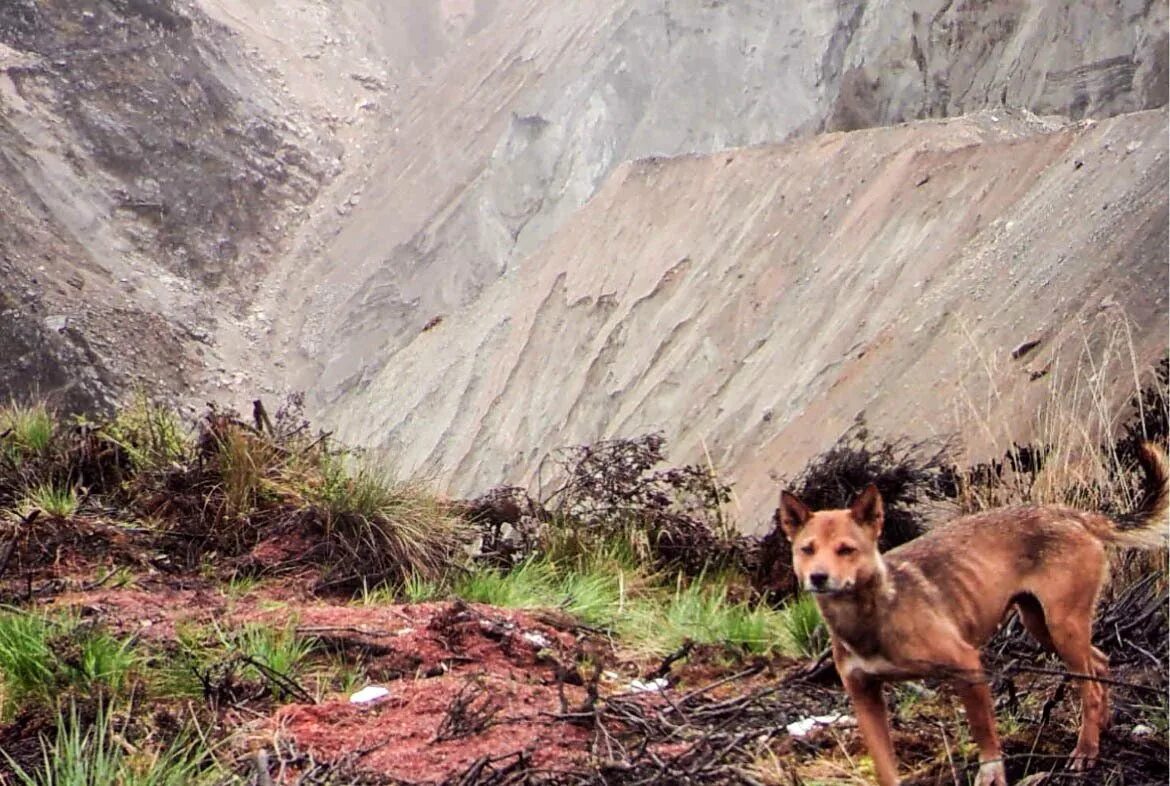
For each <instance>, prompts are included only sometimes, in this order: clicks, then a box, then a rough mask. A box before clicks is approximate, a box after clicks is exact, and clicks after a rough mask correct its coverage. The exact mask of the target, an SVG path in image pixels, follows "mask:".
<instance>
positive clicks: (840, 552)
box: [837, 544, 857, 557]
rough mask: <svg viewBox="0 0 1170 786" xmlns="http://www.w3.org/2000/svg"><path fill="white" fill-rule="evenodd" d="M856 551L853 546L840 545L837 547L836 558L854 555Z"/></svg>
mask: <svg viewBox="0 0 1170 786" xmlns="http://www.w3.org/2000/svg"><path fill="white" fill-rule="evenodd" d="M856 552H857V549H856V548H855V547H854V546H847V545H844V544H842V545H840V546H838V547H837V556H838V557H848V556H849V555H850V554H855V553H856Z"/></svg>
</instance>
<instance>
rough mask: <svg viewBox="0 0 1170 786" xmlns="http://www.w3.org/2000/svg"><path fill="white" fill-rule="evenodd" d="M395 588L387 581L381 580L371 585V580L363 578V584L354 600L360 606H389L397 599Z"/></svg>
mask: <svg viewBox="0 0 1170 786" xmlns="http://www.w3.org/2000/svg"><path fill="white" fill-rule="evenodd" d="M395 597H396V595H395V592H394V588H393V587H391V586H390V585H389V584H387V583H386V582H384V581H383V582H381V583H380V584H376V585H374V586H370V584H369V582H368V581H366V580H365V578H363V579H362V586H361V588H360V589H359V590H358V592H357V595H355V597H354V601H355V602H356V603H357V605H359V606H363V607H365V608H369V607H370V606H389V605H390V604H392V603H393V602H394V600H395Z"/></svg>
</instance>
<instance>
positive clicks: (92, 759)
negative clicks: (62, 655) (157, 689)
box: [4, 707, 223, 786]
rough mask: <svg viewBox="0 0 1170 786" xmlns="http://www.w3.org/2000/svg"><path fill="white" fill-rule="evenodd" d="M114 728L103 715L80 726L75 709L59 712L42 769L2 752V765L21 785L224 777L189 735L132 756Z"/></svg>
mask: <svg viewBox="0 0 1170 786" xmlns="http://www.w3.org/2000/svg"><path fill="white" fill-rule="evenodd" d="M114 725H115V724H114V719H113V714H112V713H110V712H109V711H106V710H99V712H98V715H97V717H96V718H95V719H94V721H93V722H92V723H84V722H83V721H82V719H81V718H80V717H79V715H78V712H77V709H76V707H74V708H73V709H71V710H70V712H69V715H68V716H67V717H66V716H65V715H63V714H62V713H60V712H59V713H58V715H57V724H56V726H57V732H56V735H55V736H54V737H53V738H52V739H51V740H50V739H47V738H45V737H42V738H41V756H42V761H43V766H42V767H39V768H36V769H34V770H33V771H31V772H30V771H29V770H26V769H24V768H22V767H21V766H20V765H18V764H17V763H16V762H15V761H13V760H12V759H11V758H9V757H8V754H6V753H5V754H4V762H5V763H6V764H7V765H8V767H9V768H10V771H11V773H12V774H13V775H14V776H15V778H16V781H15V782H16V783H18V784H21V786H187V784H202V783H210V782H212V781H213V780H217V779H218V778H219V777H221V776H222V774H223V773H222V772H220V769H219V767H218V766H217V765H216V764H215V762H214V760H213V759H212V758H211V755H210V753H209V751H207V750H206V748H205V747H204V746H203V745H202V744H200V743H199V742H198V741H197V738H194V737H192V736H191V735H180V737H179V738H178V739H177V740H176V741H175V742H173V743H171V744H170V745H168V746H166V747H164V748H161V749H157V750H154V751H137V752H131V750H132V749H130V748H129V745H128V744H127V743H125V742H122V741H121V739H120V737H119V735H118V734H117V732H116V731H115V729H114ZM83 727H84V729H83ZM193 740H195V741H193Z"/></svg>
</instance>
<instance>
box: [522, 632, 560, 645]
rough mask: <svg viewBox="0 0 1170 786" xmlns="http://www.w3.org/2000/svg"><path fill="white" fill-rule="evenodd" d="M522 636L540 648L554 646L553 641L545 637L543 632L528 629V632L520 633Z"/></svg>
mask: <svg viewBox="0 0 1170 786" xmlns="http://www.w3.org/2000/svg"><path fill="white" fill-rule="evenodd" d="M520 637H521V638H522V639H524V640H525V641H526V642H528V643H529V644H531V645H532V646H534V647H537V648H539V649H545V648H546V647H551V646H552V642H551V641H549V640H548V639H547V638H545V636H544V634H543V633H538V632H537V631H528V632H527V633H522V634H520Z"/></svg>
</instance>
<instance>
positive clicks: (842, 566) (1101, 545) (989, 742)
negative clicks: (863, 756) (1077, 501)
mask: <svg viewBox="0 0 1170 786" xmlns="http://www.w3.org/2000/svg"><path fill="white" fill-rule="evenodd" d="M1139 459H1140V462H1141V465H1142V468H1143V470H1144V472H1145V479H1144V485H1143V491H1144V498H1143V500H1142V502H1141V503H1140V505H1139V507H1138V509H1137V510H1136V511H1135V512H1134V513H1132V514H1129V515H1128V516H1125V517H1121V518H1119V519H1118V520H1117V521H1116V522H1115V521H1112V520H1110V519H1109V518H1108V517H1106V516H1104V515H1101V514H1099V513H1089V512H1084V511H1080V510H1076V509H1074V508H1070V507H1066V506H1063V505H1039V506H1027V507H1010V508H1000V509H996V510H991V511H987V512H985V513H979V514H976V515H973V516H965V517H963V518H959V519H955V520H953V521H950V522H948V523H946V524H943V525H941V526H939V527H936V528H934V529H933V530H931V531H930V532H928V533H927V534H925V535H922V536H921V537H919V538H917V539H915V540H912V541H910V542H909V543H906V544H904V545H902V546H899V547H897V548H895V549H892V550H891V551H889V552H887V553H885V554H884V555H883V554H881V553H879V552H878V547H877V542H878V536H880V535H881V532H882V522H883V506H882V498H881V494H880V493H879V492H878V490H877V488H876V487H875V486H873V485H872V484H871V485H869V486H868V487H866V488H865V489H864V490H863V491H862V492H861V493H860V494H859V495H858V496H857V498H856V500H855V501H854V502H853V504H852V505H850V507H849V508H847V509H844V510H821V511H816V512H813V511H810V510H809V509H808V508H807V507H806V506H805V505H804V504H803V503H802V502H801V501H800V500H799V499H797V498H796V497H795V496H793V495H792V494H790V493H788V492H787V491H784V492H781V495H780V508H779V510H778V511H777V520H778V521H779V524H780V527H781V529H783V531H784V534H785V535H786V536H787V537H788V539H789V540H790V541H791V544H792V564H793V569H794V570H795V572H796V577H797V580H798V581H799V583H800V586H801V587H802V588H803V589H805V590H806V591H808V592H810V593H812V594H813V596H814V598H815V599H816V603H817V606H818V607H819V608H820V611H821V615H822V616H823V617H824V619H825V622H826V624H827V625H828V628H829V632H830V635H831V638H832V650H833V661H834V663H835V664H836V666H837V671H838V672H839V673H840V675H841V680H842V682H843V683H844V685H845V689H846V691H847V692H848V694H849V697H850V700H851V701H852V702H853V706H854V710H855V712H856V715H857V721H858V726H859V727H860V729H861V734H862V737H863V739H864V740H865V744H866V747H867V748H868V749H869V753H870V756H871V758H872V759H873V764H874V769H875V771H876V774H877V779H878V782H879V783H880V784H881V785H882V786H894V785H895V784H897V783H898V772H897V761H896V758H895V755H894V749H893V744H892V742H891V739H890V727H889V721H888V719H887V716H886V705H885V701H884V699H883V698H882V685H883V684H884V683H886V682H896V681H902V680H909V679H916V678H921V677H927V676H933V677H941V678H943V679H944V680H945V681H947V682H949V683H950V684H951V685H952V686H953V688H954V689H955V691H956V693H957V694H958V696H959V698H960V699H961V701H962V703H963V707H964V709H965V711H966V714H967V722H968V724H969V725H970V727H971V734H972V737H973V738H974V740H975V742H976V744H977V745H978V748H979V762H980V764H979V774H978V777H977V778H976V781H975V783H976V786H1007V775H1006V773H1005V770H1004V766H1003V758H1002V754H1001V752H1000V746H999V738H998V736H997V734H996V730H995V716H994V712H993V708H992V707H993V705H992V701H991V693H990V691H989V690H988V686H987V680H986V678H985V676H984V672H983V665H982V662H981V659H980V655H979V648H980V647H981V646H982V645H983V644H984V643H985V642H986V641H987V640H988V639H989V638H990V637H991V636H992V634H994V633H995V631H996V630H997V629H998V627H999V625H1000V623H1001V622H1002V621H1003V619H1004V618H1005V616H1006V615H1007V613H1008V612H1009V611H1011V609H1012V608H1015V609H1016V610H1017V611H1018V613H1019V616H1020V620H1021V622H1022V623H1023V625H1024V627H1025V628H1027V630H1028V632H1029V633H1030V634H1031V635H1032V636H1033V637H1035V638H1036V640H1037V641H1039V642H1040V644H1041V645H1042V646H1044V647H1045V648H1046V649H1048V650H1050V651H1053V652H1056V653H1057V654H1058V655H1059V656H1060V657H1061V658H1062V659H1063V660H1064V662H1065V664H1066V665H1067V666H1068V669H1069V671H1070V672H1072V673H1074V674H1079V675H1084V676H1085V677H1087V679H1081V680H1080V693H1081V709H1082V715H1081V727H1080V733H1079V736H1078V737H1077V744H1076V747H1075V748H1074V750H1073V752H1072V755H1071V757H1070V761H1069V766H1070V767H1071V768H1073V769H1077V770H1083V769H1087V768H1089V767H1092V766H1093V764H1094V763H1095V761H1096V758H1097V754H1098V746H1099V736H1100V729H1101V726H1102V724H1103V723H1104V722H1106V721H1107V718H1108V714H1109V708H1108V703H1109V697H1108V692H1107V689H1106V686H1105V683H1104V682H1102V681H1101V680H1100V679H1097V678H1105V679H1108V673H1109V659H1108V658H1107V657H1106V656H1105V654H1104V653H1102V652H1101V651H1100V650H1098V649H1097V648H1096V647H1094V646H1093V645H1092V642H1091V636H1092V627H1093V614H1094V610H1095V607H1096V604H1097V598H1098V595H1099V594H1100V592H1101V587H1102V586H1103V585H1104V583H1105V581H1106V579H1107V577H1108V571H1109V561H1108V555H1107V553H1106V546H1107V545H1113V546H1121V547H1137V548H1159V547H1164V546H1165V544H1166V539H1167V512H1168V510H1170V493H1168V491H1167V478H1168V476H1170V473H1168V470H1167V462H1166V456H1165V454H1164V453H1163V452H1162V451H1161V450H1160V449H1159V448H1157V447H1155V446H1153V445H1152V444H1149V443H1146V444H1143V445H1141V446H1140V448H1139Z"/></svg>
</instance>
